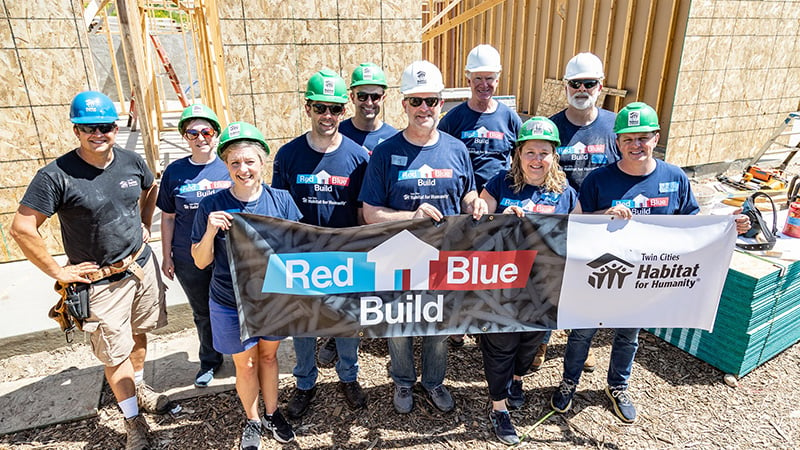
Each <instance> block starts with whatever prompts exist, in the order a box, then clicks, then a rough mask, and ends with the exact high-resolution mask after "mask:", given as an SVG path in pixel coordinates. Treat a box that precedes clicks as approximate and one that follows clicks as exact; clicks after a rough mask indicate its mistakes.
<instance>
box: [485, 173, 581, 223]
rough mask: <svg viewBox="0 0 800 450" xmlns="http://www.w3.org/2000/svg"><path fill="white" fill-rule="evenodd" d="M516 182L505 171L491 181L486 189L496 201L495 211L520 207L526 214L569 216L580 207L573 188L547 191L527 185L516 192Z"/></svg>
mask: <svg viewBox="0 0 800 450" xmlns="http://www.w3.org/2000/svg"><path fill="white" fill-rule="evenodd" d="M513 185H514V180H513V178H510V177H508V171H506V170H504V171H502V172H500V173H498V174H497V175H495V176H494V177H492V179H491V180H489V182H488V183H486V187H485V188H484V189H485V190H486V192H487V193H489V194H490V195H491V196H492V197H494V199H495V200H497V208H496V210H495V211H494V212H495V213H496V214H497V213H502V212H503V211H504V210H505V209H506V208H508V207H509V206H518V207H520V208H522V210H523V211H525V213H539V214H569V213H570V212H572V210H573V209H575V207H576V206H577V205H578V193H577V192H575V189H572V186H569V185H567V186H565V189H564V192H562V193H560V194H559V193H557V192H551V191H548V190H545V189H544V188H543V187H541V186H531V185H530V184H526V185H525V187H523V188H522V190H520V191H519V192H514V187H513Z"/></svg>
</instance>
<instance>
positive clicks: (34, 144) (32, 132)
mask: <svg viewBox="0 0 800 450" xmlns="http://www.w3.org/2000/svg"><path fill="white" fill-rule="evenodd" d="M0 4H1V5H2V7H0V124H3V126H2V127H0V238H1V239H2V241H0V261H9V260H16V259H20V258H22V253H21V252H20V250H19V248H18V247H17V246H16V244H15V243H14V241H13V240H12V239H11V238H10V237H9V235H8V229H9V226H10V225H11V220H12V218H13V216H14V212H15V211H16V209H17V206H18V201H19V199H20V198H21V197H22V194H23V193H24V192H25V188H26V187H27V185H28V183H29V182H30V180H31V178H33V175H34V174H35V173H36V171H37V170H38V169H39V168H40V167H43V166H44V165H45V164H47V163H48V162H50V161H52V160H53V159H55V158H56V157H58V156H60V155H62V154H64V153H66V152H67V151H69V150H71V149H72V148H73V147H74V146H75V145H76V144H77V141H76V140H75V136H74V135H73V134H72V127H71V125H70V122H69V103H70V101H71V100H72V97H73V96H74V95H75V94H76V93H77V92H80V91H83V90H86V89H89V88H90V87H91V86H96V85H97V82H96V81H95V75H94V69H93V67H92V62H91V55H90V53H89V49H88V45H87V42H88V40H87V35H86V31H85V27H84V26H83V16H82V14H83V5H82V2H81V1H79V0H30V1H18V0H0ZM41 232H42V235H43V236H44V237H45V241H46V242H47V245H48V249H49V250H50V251H51V252H53V253H57V252H60V251H61V246H60V242H59V237H60V233H59V228H58V222H57V220H48V221H47V222H46V223H45V225H44V226H43V228H42V229H41Z"/></svg>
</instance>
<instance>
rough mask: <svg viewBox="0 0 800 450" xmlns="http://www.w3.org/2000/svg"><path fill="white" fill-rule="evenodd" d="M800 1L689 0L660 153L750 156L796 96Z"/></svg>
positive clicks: (683, 157)
mask: <svg viewBox="0 0 800 450" xmlns="http://www.w3.org/2000/svg"><path fill="white" fill-rule="evenodd" d="M798 18H800V2H780V1H772V2H740V1H727V0H726V1H722V0H717V1H715V0H704V1H693V2H692V4H691V9H690V11H689V19H688V22H687V35H686V37H685V39H684V49H683V54H682V57H681V66H680V72H679V76H678V84H677V89H676V96H675V101H674V104H673V107H672V116H671V124H670V128H669V139H668V141H667V142H668V143H667V160H668V161H670V162H673V163H676V164H679V165H682V166H687V165H698V164H704V163H710V162H718V161H725V160H733V159H746V158H749V157H752V156H753V155H754V154H755V153H756V152H757V151H758V149H759V148H760V147H761V146H762V145H763V144H764V143H765V142H766V141H767V139H768V138H769V137H770V135H771V134H772V133H773V132H774V130H775V129H776V128H777V127H778V126H779V125H780V124H781V123H782V121H783V119H785V117H786V114H787V113H789V112H792V111H796V110H797V108H798V106H799V105H800V95H798V91H797V89H796V86H797V85H798V84H797V83H798V82H800V44H798V42H800V31H799V30H800V26H798V25H800V21H799V20H798Z"/></svg>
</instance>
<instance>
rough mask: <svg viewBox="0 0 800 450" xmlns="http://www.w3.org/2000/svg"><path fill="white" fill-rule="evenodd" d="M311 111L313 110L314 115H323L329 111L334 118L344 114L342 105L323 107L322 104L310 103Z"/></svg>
mask: <svg viewBox="0 0 800 450" xmlns="http://www.w3.org/2000/svg"><path fill="white" fill-rule="evenodd" d="M311 109H313V110H314V113H316V114H325V111H330V112H331V114H333V115H334V116H338V115H339V114H341V113H343V112H344V106H342V105H323V104H322V103H312V104H311Z"/></svg>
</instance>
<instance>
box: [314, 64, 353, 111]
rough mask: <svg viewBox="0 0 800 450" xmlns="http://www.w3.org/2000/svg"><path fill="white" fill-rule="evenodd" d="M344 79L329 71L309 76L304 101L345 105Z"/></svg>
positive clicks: (324, 70)
mask: <svg viewBox="0 0 800 450" xmlns="http://www.w3.org/2000/svg"><path fill="white" fill-rule="evenodd" d="M347 99H348V97H347V86H345V83H344V79H342V77H340V76H339V75H338V74H337V73H336V72H334V71H332V70H330V69H322V70H320V71H319V72H317V73H315V74H314V75H311V78H310V79H309V80H308V85H306V100H311V101H317V102H328V103H347Z"/></svg>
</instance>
